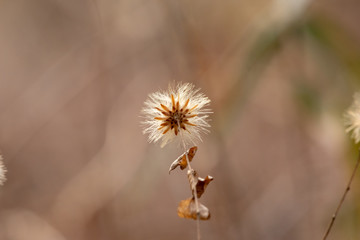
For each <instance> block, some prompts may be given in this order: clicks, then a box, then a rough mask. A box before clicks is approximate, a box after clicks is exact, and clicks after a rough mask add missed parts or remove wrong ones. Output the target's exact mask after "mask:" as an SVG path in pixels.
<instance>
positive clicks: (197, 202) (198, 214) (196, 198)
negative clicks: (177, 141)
mask: <svg viewBox="0 0 360 240" xmlns="http://www.w3.org/2000/svg"><path fill="white" fill-rule="evenodd" d="M178 125H179V126H180V123H179V122H178ZM179 129H180V127H179ZM180 137H181V142H182V145H183V148H184V151H185V152H186V145H185V141H184V138H183V135H182V131H181V130H180ZM185 157H186V162H187V165H188V167H189V170H190V171H191V172H192V173H193V172H194V169H193V168H192V167H191V165H190V161H189V158H188V155H187V154H185ZM191 190H192V192H193V195H194V199H195V207H196V231H197V240H200V239H201V235H200V211H199V201H198V197H197V191H196V187H193V186H191Z"/></svg>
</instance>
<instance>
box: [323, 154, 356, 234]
mask: <svg viewBox="0 0 360 240" xmlns="http://www.w3.org/2000/svg"><path fill="white" fill-rule="evenodd" d="M359 164H360V152H359V156H358V159H357V161H356V164H355V167H354V170H353V172H352V174H351V177H350V180H349V182H348V184H347V186H346V188H345V191H344V194H343V195H342V197H341V200H340V202H339V204H338V206H337V208H336V210H335V213H334V214H333V216H332V218H331V222H330V224H329V226H328V228H327V230H326V233H325V235H324V237H323V240H326V238H327V237H328V235H329V233H330V230H331V228H332V226H333V225H334V222H335V219H336V217H337V215H338V212H339V210H340V208H341V206H342V205H343V203H344V200H345V198H346V195H347V193H348V192H349V191H350V185H351V183H352V181H353V180H354V176H355V173H356V170H357V169H358V167H359Z"/></svg>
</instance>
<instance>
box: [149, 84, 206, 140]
mask: <svg viewBox="0 0 360 240" xmlns="http://www.w3.org/2000/svg"><path fill="white" fill-rule="evenodd" d="M199 90H200V89H194V85H193V84H191V83H185V84H178V85H177V86H175V87H171V86H169V89H168V90H167V91H158V92H155V93H152V94H150V95H149V98H148V99H147V100H146V101H145V107H144V108H143V110H142V114H143V116H144V118H145V120H144V121H143V122H142V123H143V125H144V131H143V133H144V134H148V139H149V142H158V141H160V140H161V147H164V146H165V145H166V144H167V143H169V142H171V141H173V140H178V141H181V140H183V141H184V143H185V145H188V144H196V142H198V141H201V136H200V134H201V133H207V132H208V131H209V130H208V129H207V128H209V127H210V125H209V123H208V121H209V119H208V117H209V116H208V115H207V114H209V113H211V112H210V110H209V109H205V108H206V107H207V106H208V105H209V103H210V99H209V98H207V97H206V96H205V95H204V94H202V93H200V92H199Z"/></svg>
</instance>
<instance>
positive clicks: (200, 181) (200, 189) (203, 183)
mask: <svg viewBox="0 0 360 240" xmlns="http://www.w3.org/2000/svg"><path fill="white" fill-rule="evenodd" d="M212 180H214V178H213V177H212V176H209V175H208V176H206V178H205V179H204V178H201V177H198V178H197V183H196V193H197V197H198V198H200V197H201V195H203V193H204V192H205V189H206V188H207V186H208V185H209V183H210V182H211V181H212Z"/></svg>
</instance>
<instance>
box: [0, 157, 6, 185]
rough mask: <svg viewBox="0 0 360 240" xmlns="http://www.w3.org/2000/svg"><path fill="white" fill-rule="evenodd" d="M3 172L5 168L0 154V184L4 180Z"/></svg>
mask: <svg viewBox="0 0 360 240" xmlns="http://www.w3.org/2000/svg"><path fill="white" fill-rule="evenodd" d="M5 173H6V168H5V166H4V163H3V158H2V156H1V155H0V185H3V184H4V182H5V181H6V176H5Z"/></svg>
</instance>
